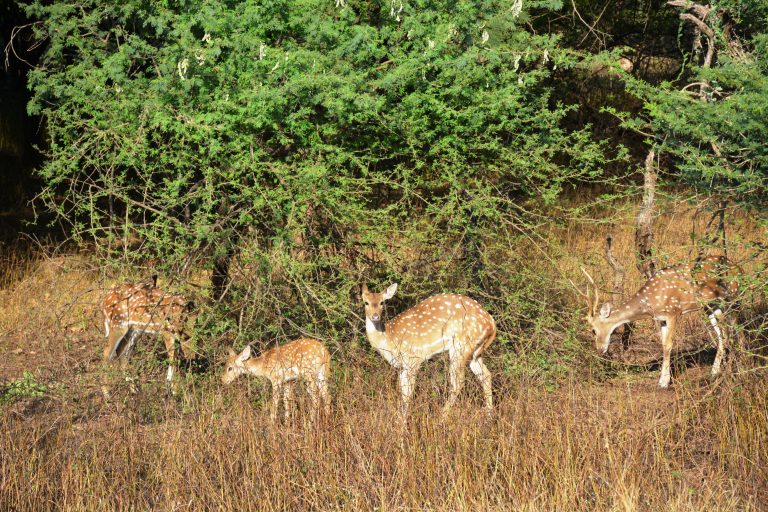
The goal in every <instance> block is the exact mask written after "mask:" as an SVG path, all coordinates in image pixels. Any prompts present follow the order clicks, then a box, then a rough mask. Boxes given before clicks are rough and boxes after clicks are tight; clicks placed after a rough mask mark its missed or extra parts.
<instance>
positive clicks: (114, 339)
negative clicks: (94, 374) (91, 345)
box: [104, 326, 130, 361]
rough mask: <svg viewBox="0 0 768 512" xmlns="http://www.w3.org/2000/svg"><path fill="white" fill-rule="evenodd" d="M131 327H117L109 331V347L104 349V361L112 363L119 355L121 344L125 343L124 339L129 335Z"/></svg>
mask: <svg viewBox="0 0 768 512" xmlns="http://www.w3.org/2000/svg"><path fill="white" fill-rule="evenodd" d="M129 329H130V327H127V326H126V327H117V328H115V329H111V330H110V331H109V336H107V345H106V346H105V347H104V360H105V361H112V360H114V359H115V356H116V355H117V351H118V349H119V348H120V344H121V343H122V342H123V338H125V335H126V334H127V333H128V330H129Z"/></svg>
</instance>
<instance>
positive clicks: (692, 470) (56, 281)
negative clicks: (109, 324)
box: [0, 203, 768, 511]
mask: <svg viewBox="0 0 768 512" xmlns="http://www.w3.org/2000/svg"><path fill="white" fill-rule="evenodd" d="M664 208H665V213H664V215H663V216H662V217H661V218H660V219H659V220H658V221H657V226H659V228H658V229H657V242H658V244H659V246H660V247H664V249H665V255H668V257H669V261H672V260H684V259H687V257H688V256H689V249H688V248H687V247H686V246H685V243H684V241H685V240H687V236H688V233H689V232H690V227H691V225H692V222H693V219H692V216H691V213H690V212H688V213H685V212H684V208H682V206H681V205H679V204H675V203H669V204H668V205H666V206H665V207H664ZM681 212H682V213H681ZM593 214H594V216H595V217H596V218H599V217H601V216H602V214H601V212H600V211H598V210H595V211H594V212H593ZM631 218H632V211H627V212H625V213H623V214H620V215H619V216H617V217H616V218H615V219H614V222H615V226H614V227H613V228H612V229H611V230H612V232H613V234H614V236H615V240H616V242H615V248H614V252H615V254H616V255H617V257H618V258H619V259H621V260H622V261H623V262H624V264H625V266H626V267H627V268H628V270H629V272H628V282H627V284H626V286H625V290H626V292H627V293H629V292H631V291H634V289H636V288H637V286H639V284H640V281H641V278H640V276H639V275H638V273H637V272H636V271H635V270H634V269H633V265H632V262H633V254H632V230H631ZM731 219H732V222H733V224H732V225H731V230H732V231H731V234H730V240H731V246H730V247H729V252H730V255H731V257H733V258H734V259H735V260H737V261H739V262H740V263H742V264H744V266H745V269H746V270H747V271H752V270H754V269H756V268H758V267H759V265H761V264H764V262H763V261H760V260H759V259H758V260H749V259H748V257H749V256H750V254H748V251H747V250H745V249H744V248H743V247H744V244H743V240H744V239H749V238H750V237H751V238H753V239H758V240H759V239H760V238H764V233H762V232H761V231H760V228H759V227H758V226H757V225H756V224H754V222H753V221H752V220H751V219H750V218H749V217H748V216H746V215H744V214H740V213H737V214H736V215H733V216H731ZM705 220H706V219H705ZM606 230H607V227H606V226H605V225H600V224H595V225H579V226H575V225H571V226H568V227H566V228H557V229H555V228H552V230H551V232H550V233H549V235H548V236H549V237H551V239H556V240H558V242H559V245H557V246H555V245H554V244H553V245H551V246H550V247H549V248H550V249H552V251H551V253H549V254H548V257H549V258H539V259H536V258H530V265H531V267H532V270H535V266H536V265H540V266H541V268H540V272H543V273H546V274H547V275H552V283H553V285H552V286H553V289H556V288H560V289H563V288H565V287H566V286H567V284H566V283H567V281H566V280H565V278H566V277H568V276H573V275H578V266H579V264H584V263H586V264H587V265H590V266H591V268H593V269H594V270H595V272H594V273H595V275H596V277H597V278H598V280H599V281H600V282H602V283H605V285H606V287H608V283H610V275H609V272H608V271H607V269H606V268H605V265H604V263H603V261H602V247H603V246H602V239H603V236H604V234H605V232H606ZM518 250H520V251H523V252H524V251H526V250H529V251H530V253H531V254H532V255H535V254H537V253H536V250H534V249H533V248H529V249H525V248H522V249H521V248H518ZM3 261H4V262H5V263H6V266H5V268H4V270H3V272H4V273H3V274H2V276H0V279H2V284H3V287H4V288H5V289H3V290H1V291H0V294H1V295H0V304H2V306H0V355H1V356H3V357H2V361H0V379H4V380H13V379H16V378H17V377H18V376H20V375H21V370H23V369H29V370H34V371H35V373H34V375H35V377H36V378H37V379H38V381H39V382H41V383H43V384H45V385H47V386H48V390H47V391H46V392H45V396H43V397H34V396H29V397H26V398H21V399H18V400H16V401H14V402H12V403H6V404H2V403H0V509H2V510H14V511H26V510H206V509H216V510H220V509H221V510H264V511H266V510H374V509H378V510H521V511H525V510H531V511H533V510H537V511H538V510H617V511H634V510H653V511H656V510H673V511H688V510H690V511H694V510H764V509H768V507H767V506H766V505H765V504H766V503H768V470H767V469H766V468H768V395H767V394H766V393H765V383H766V371H765V370H764V369H760V368H758V367H756V366H755V365H754V362H753V361H751V360H746V361H745V360H742V361H740V362H739V367H738V369H739V370H743V371H742V372H741V373H738V372H736V371H733V369H732V371H730V372H726V376H725V377H724V378H722V379H721V380H719V381H718V382H716V383H709V382H708V381H707V380H706V375H707V373H708V371H709V367H708V365H707V364H703V365H702V366H700V367H699V366H694V367H691V368H687V369H684V370H683V369H679V370H681V371H678V372H677V375H676V376H675V380H674V381H673V389H672V390H671V391H661V390H658V389H657V387H656V380H657V378H658V374H657V373H656V372H649V371H645V370H641V371H637V370H635V371H634V372H629V373H626V374H619V376H617V377H616V376H615V377H614V378H611V379H606V378H605V374H599V376H600V379H596V378H594V377H595V376H597V374H594V375H592V374H591V371H584V370H583V369H580V368H579V367H578V365H579V364H582V363H583V364H584V365H585V366H586V362H587V361H586V360H578V361H576V362H575V363H573V364H574V366H573V367H571V369H570V371H568V372H567V373H566V376H565V377H564V378H563V380H561V381H560V382H559V386H558V387H557V388H556V389H554V390H546V389H543V388H542V387H541V386H539V385H538V384H539V382H540V381H539V380H537V378H536V377H535V373H536V368H532V370H531V371H530V372H527V373H526V372H522V373H520V372H515V371H510V369H509V368H508V367H507V364H508V361H510V360H514V359H515V358H519V359H521V360H523V361H524V363H522V364H534V363H533V362H532V361H531V360H528V359H525V354H524V353H523V352H524V350H525V349H524V348H520V347H519V346H518V347H516V348H515V350H512V349H511V348H510V347H509V346H503V345H501V344H500V343H497V344H496V345H495V346H494V347H492V348H493V350H492V351H491V353H490V354H489V356H488V358H486V359H487V362H488V364H489V366H490V367H491V370H492V371H494V372H495V375H496V378H495V381H494V396H495V399H496V409H495V415H494V417H493V418H492V419H490V420H489V419H486V418H485V416H484V415H483V413H482V412H481V399H480V389H479V386H478V385H477V383H476V382H474V381H473V380H472V377H471V375H468V382H467V386H466V388H465V391H464V393H463V394H462V399H461V400H460V402H459V404H458V406H457V409H456V410H455V412H454V414H452V415H451V416H449V417H448V418H447V419H445V420H442V419H441V417H440V415H439V409H440V405H441V403H442V401H443V400H445V397H446V389H445V388H446V378H445V372H444V363H443V361H438V362H436V363H430V364H429V365H427V368H426V370H425V371H424V372H423V374H422V375H421V376H420V379H419V384H418V388H417V391H416V397H415V399H414V407H413V410H412V411H411V415H410V417H409V420H408V424H407V428H404V427H403V425H402V424H401V423H400V422H399V420H398V419H397V418H398V416H397V395H396V383H395V376H394V372H393V371H392V370H391V369H390V368H389V367H388V366H386V365H385V364H384V362H383V361H382V360H381V358H379V357H378V356H376V355H375V354H372V353H371V352H370V351H368V350H366V349H365V348H361V347H359V346H355V345H354V344H352V345H349V344H347V346H346V349H345V351H343V352H341V353H336V354H334V362H333V378H332V379H331V383H332V388H331V391H332V396H333V409H332V414H331V417H329V418H325V419H324V421H323V422H322V423H321V424H320V425H318V426H312V425H310V424H308V423H307V419H308V414H307V413H306V411H300V412H299V414H298V415H297V416H296V417H294V418H293V420H292V421H290V422H288V423H281V424H280V425H277V426H273V425H272V424H270V422H269V419H268V413H267V411H266V408H265V406H264V403H265V402H266V401H267V399H268V393H269V391H268V389H267V388H266V386H265V385H264V383H261V382H256V381H252V380H247V379H244V380H243V381H239V382H238V383H236V384H234V385H233V386H232V387H230V388H221V387H220V386H219V385H218V381H217V379H216V377H217V375H216V373H218V371H220V368H213V369H212V370H211V371H208V372H203V373H200V374H196V375H189V376H188V378H187V380H186V381H185V383H184V385H183V386H182V388H183V391H182V393H181V395H180V396H179V397H178V398H176V399H168V398H165V397H164V396H163V394H162V374H163V368H162V363H161V362H159V361H158V358H157V356H156V355H144V357H141V356H140V357H138V358H137V360H136V361H135V363H134V365H132V367H131V369H129V371H128V373H126V374H124V373H122V372H120V371H118V370H114V369H112V370H110V369H105V368H103V367H102V365H101V363H100V361H99V357H98V354H99V352H100V344H101V342H102V334H101V333H100V325H99V324H100V319H99V318H98V314H97V313H96V312H95V305H96V304H97V303H98V301H99V299H100V298H101V296H102V295H103V290H105V289H106V288H107V287H108V285H109V284H110V283H111V282H113V280H112V279H109V278H107V277H105V275H106V272H104V271H103V270H100V269H97V268H94V267H92V265H91V263H90V261H89V259H88V258H87V257H82V256H76V257H72V256H68V257H59V258H54V259H50V258H44V257H38V258H36V259H34V260H31V259H30V258H17V259H15V260H13V261H11V260H10V259H8V260H3ZM500 261H501V260H500ZM546 292H547V293H550V292H549V291H546ZM551 293H553V294H559V295H556V297H555V299H556V300H553V302H557V300H565V301H569V302H568V303H569V304H572V308H573V315H572V317H567V318H563V319H562V325H561V326H559V327H560V329H561V331H558V332H556V333H554V334H555V335H557V336H561V337H562V339H565V337H566V334H564V333H566V332H569V331H572V330H581V329H579V328H578V325H579V324H575V322H579V314H578V307H579V306H580V304H579V303H578V302H577V297H575V296H574V295H573V294H570V293H566V292H563V291H561V290H559V291H558V290H556V291H553V292H551ZM547 300H549V299H547ZM651 328H652V327H651V326H650V325H649V326H647V327H646V328H643V329H641V330H640V331H639V332H638V333H637V336H636V338H637V339H638V341H643V340H647V341H648V342H649V343H651V344H654V343H655V344H657V343H656V341H655V338H653V336H652V332H651ZM703 332H704V331H703V329H702V322H701V321H700V320H698V319H696V318H693V317H692V319H691V320H689V322H688V326H687V327H686V331H684V333H683V335H684V336H686V337H689V338H697V337H698V339H699V340H701V339H703V338H702V336H706V335H705V334H703ZM548 335H549V334H548V333H547V331H541V332H539V333H537V334H536V336H540V337H541V338H542V339H541V340H539V343H542V344H543V343H545V342H546V339H544V338H546V336H548ZM531 336H534V334H531ZM359 341H361V343H362V344H363V346H364V342H362V340H359ZM560 341H561V338H557V339H552V340H549V343H550V344H551V343H559V342H560ZM583 341H584V342H585V343H584V345H585V350H584V353H585V354H589V350H588V346H589V345H588V343H587V340H586V338H585V339H584V340H583ZM588 357H590V358H592V359H591V361H592V362H591V363H589V364H590V365H595V366H599V365H597V364H595V363H594V361H593V359H594V358H593V356H591V355H589V356H588ZM104 383H108V384H109V385H110V386H111V388H112V393H111V398H109V399H106V398H105V396H104V395H103V394H102V393H101V391H100V389H101V385H102V384H104ZM0 395H1V394H0ZM299 401H300V405H302V406H306V405H307V404H306V400H302V397H301V394H299ZM302 408H306V407H302Z"/></svg>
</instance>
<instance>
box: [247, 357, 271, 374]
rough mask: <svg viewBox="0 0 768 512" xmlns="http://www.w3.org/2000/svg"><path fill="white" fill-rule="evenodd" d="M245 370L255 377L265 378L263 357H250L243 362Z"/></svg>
mask: <svg viewBox="0 0 768 512" xmlns="http://www.w3.org/2000/svg"><path fill="white" fill-rule="evenodd" d="M245 369H246V371H247V372H248V373H250V374H251V375H253V376H255V377H266V376H267V371H266V366H265V365H264V358H263V357H252V358H251V359H249V360H248V361H246V362H245Z"/></svg>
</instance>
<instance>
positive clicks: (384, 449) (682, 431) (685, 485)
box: [0, 369, 768, 510]
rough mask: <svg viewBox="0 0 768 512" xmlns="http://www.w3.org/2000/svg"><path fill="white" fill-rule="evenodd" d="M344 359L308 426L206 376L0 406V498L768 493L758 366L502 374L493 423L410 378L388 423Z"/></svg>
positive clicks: (443, 502) (197, 502) (561, 500)
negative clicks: (50, 402) (658, 373)
mask: <svg viewBox="0 0 768 512" xmlns="http://www.w3.org/2000/svg"><path fill="white" fill-rule="evenodd" d="M343 372H344V375H343V376H342V375H337V377H339V378H338V379H337V380H336V382H341V381H346V382H347V385H346V386H344V387H341V386H337V388H336V389H335V404H334V408H333V413H332V415H331V417H330V418H327V419H326V420H325V421H324V422H323V423H322V424H321V425H320V426H318V427H316V428H314V427H312V426H310V425H308V424H306V418H307V417H308V415H307V414H306V411H304V413H303V414H300V415H299V416H297V417H295V418H294V420H293V422H292V423H290V424H288V425H286V424H283V425H281V426H278V427H273V426H272V425H271V424H270V423H269V420H268V417H267V415H266V412H265V411H264V409H263V408H262V407H261V406H254V404H253V398H255V396H249V394H248V393H247V392H246V389H247V386H240V387H237V388H230V389H226V390H222V389H220V388H218V387H217V386H215V383H213V382H210V383H208V384H206V385H203V386H202V388H200V387H198V388H197V389H196V390H194V391H191V390H190V393H191V396H187V398H186V407H185V406H184V405H182V404H180V403H177V402H175V401H166V402H164V403H163V404H162V407H161V408H160V409H157V410H154V411H153V412H152V413H151V414H149V415H144V416H143V417H142V415H141V414H140V413H141V411H140V409H141V408H142V407H144V406H143V405H141V404H142V403H143V402H142V401H141V400H138V401H137V402H136V403H131V401H130V399H127V400H126V403H124V404H123V407H124V409H122V413H121V414H118V413H116V411H115V410H114V407H115V405H114V404H109V403H104V404H102V405H101V406H100V407H99V408H97V409H96V410H94V411H92V413H91V414H90V415H85V416H84V415H83V414H82V410H81V409H80V408H79V407H77V406H76V405H74V404H69V403H68V404H67V405H64V406H59V405H57V406H51V408H50V409H51V410H46V408H45V407H41V410H38V411H37V412H36V414H35V415H34V417H31V416H30V417H27V416H28V414H30V413H25V412H19V413H15V414H10V415H7V416H4V417H3V418H2V419H0V445H1V446H2V447H3V450H2V452H1V453H2V455H0V482H2V483H0V502H2V503H4V504H5V508H6V509H10V510H43V509H46V510H49V509H52V508H57V509H62V510H90V509H119V510H127V509H136V510H202V509H217V510H246V509H247V510H251V509H253V510H373V509H379V510H758V509H760V508H761V506H762V504H764V503H766V500H768V491H767V489H768V486H766V484H768V475H767V474H766V471H765V467H766V465H765V463H766V455H767V454H768V398H766V395H765V393H764V392H763V391H764V390H763V387H764V380H763V379H755V380H745V381H742V382H740V384H739V386H733V385H730V384H726V383H724V384H722V385H721V386H719V387H717V388H708V387H706V386H703V387H702V386H701V383H700V382H693V383H690V384H688V385H684V386H683V385H681V386H677V387H676V391H674V392H668V393H665V392H660V391H657V390H656V389H655V388H654V385H653V382H652V379H643V380H642V381H641V382H635V383H623V382H622V383H614V384H609V385H593V384H589V383H584V382H571V383H569V384H568V385H566V386H564V387H563V388H562V389H561V390H560V391H558V392H555V393H549V392H545V391H543V390H541V389H534V388H528V387H523V386H520V385H519V383H517V384H515V383H510V385H511V387H510V388H508V389H506V390H497V397H498V398H499V402H500V403H499V404H498V407H497V411H496V416H495V418H493V419H492V420H486V419H485V417H484V415H483V414H482V413H481V412H480V408H479V407H478V405H479V403H478V400H474V399H470V400H467V401H465V402H462V403H461V404H460V406H461V409H460V410H457V411H456V413H455V414H454V415H453V416H451V417H449V418H448V419H447V420H446V421H441V419H440V416H439V414H438V407H437V406H438V403H437V401H436V400H433V399H430V398H431V397H429V396H427V395H429V393H428V389H425V387H424V386H422V388H421V390H420V395H421V396H420V397H421V398H422V399H421V400H417V401H416V403H420V404H422V405H421V406H418V407H416V408H415V409H414V411H413V414H412V416H411V418H410V421H409V424H408V428H407V430H404V429H402V428H401V427H400V426H399V423H398V422H397V421H396V420H395V418H396V417H397V413H396V410H397V407H396V396H395V394H394V385H393V384H394V383H393V379H392V378H391V374H390V373H388V372H387V371H385V370H379V371H373V372H371V371H365V372H363V371H361V370H359V369H351V370H350V369H347V370H343ZM342 377H343V378H342ZM350 384H354V385H350ZM469 388H470V389H471V390H472V391H473V394H479V393H477V391H478V389H477V386H475V385H471V386H469ZM257 396H260V394H259V395H257ZM441 398H442V397H441ZM468 402H471V403H468ZM185 411H186V412H185ZM134 413H135V414H134Z"/></svg>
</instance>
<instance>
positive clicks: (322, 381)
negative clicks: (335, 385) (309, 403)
mask: <svg viewBox="0 0 768 512" xmlns="http://www.w3.org/2000/svg"><path fill="white" fill-rule="evenodd" d="M327 366H328V365H325V366H323V367H322V368H320V371H319V372H318V373H317V393H318V395H319V398H320V400H322V401H323V412H324V413H325V416H326V417H328V416H329V415H330V414H331V399H330V396H328V381H327V380H326V374H327V372H328V367H327Z"/></svg>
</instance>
